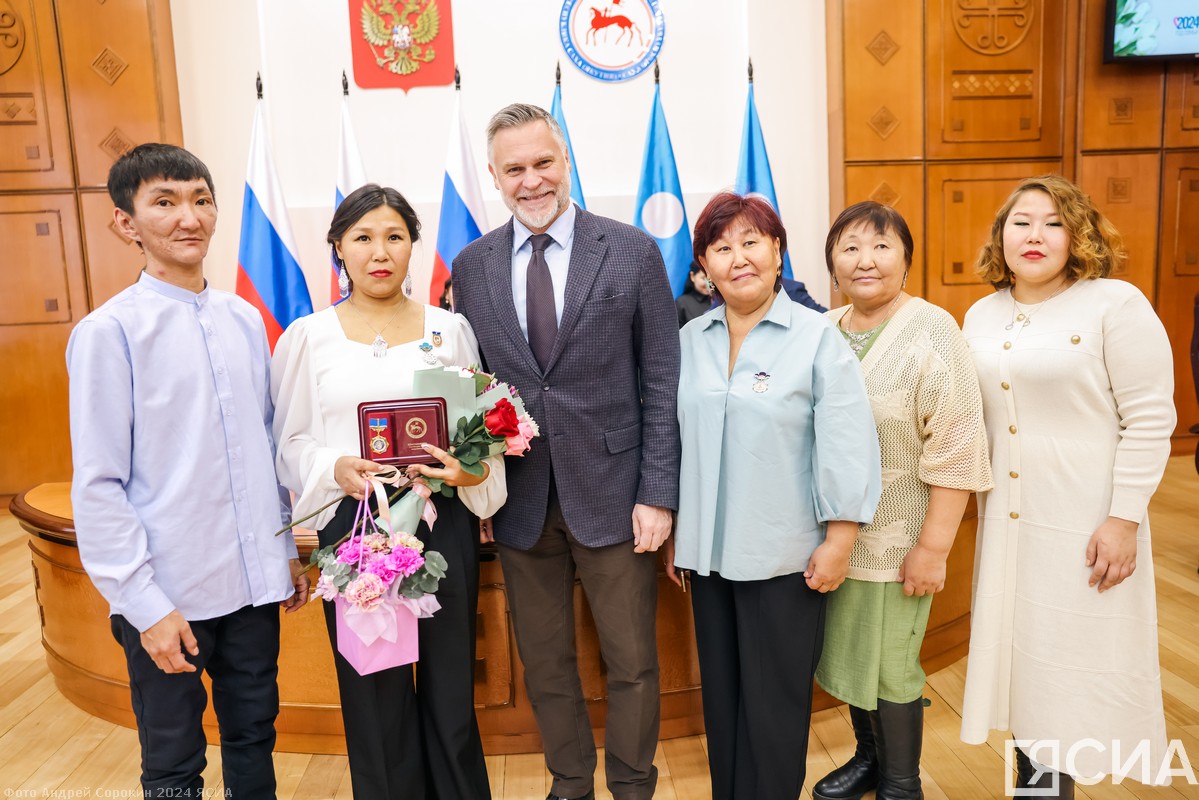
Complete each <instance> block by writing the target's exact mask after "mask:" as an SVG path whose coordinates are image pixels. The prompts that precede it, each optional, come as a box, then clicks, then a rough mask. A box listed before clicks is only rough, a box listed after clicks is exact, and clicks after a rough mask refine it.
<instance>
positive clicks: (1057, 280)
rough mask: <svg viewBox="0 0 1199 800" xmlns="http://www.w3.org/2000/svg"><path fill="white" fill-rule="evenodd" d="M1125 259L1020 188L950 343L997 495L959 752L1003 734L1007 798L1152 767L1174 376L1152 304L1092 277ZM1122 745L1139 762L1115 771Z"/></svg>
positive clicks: (1090, 210) (1064, 185) (1067, 204)
mask: <svg viewBox="0 0 1199 800" xmlns="http://www.w3.org/2000/svg"><path fill="white" fill-rule="evenodd" d="M1122 258H1123V253H1122V252H1121V248H1120V238H1119V234H1118V233H1117V232H1116V230H1115V229H1114V228H1113V227H1112V225H1111V224H1110V223H1109V222H1108V221H1107V220H1106V219H1104V218H1103V216H1102V215H1101V214H1100V213H1099V212H1098V211H1097V210H1096V208H1095V206H1094V205H1093V204H1092V203H1091V201H1090V199H1089V198H1088V197H1086V196H1085V195H1084V194H1083V193H1082V192H1081V191H1080V190H1079V189H1078V188H1077V187H1076V186H1074V185H1073V184H1072V183H1070V182H1069V181H1067V180H1066V179H1064V178H1062V177H1060V176H1055V175H1047V176H1042V177H1040V178H1032V179H1029V180H1026V181H1024V182H1023V183H1022V184H1021V185H1020V186H1019V187H1018V188H1017V189H1016V191H1015V192H1014V193H1013V194H1012V196H1011V197H1010V198H1009V199H1008V201H1007V203H1005V204H1004V206H1003V208H1001V209H1000V211H999V214H998V216H997V217H996V219H995V222H994V225H993V227H992V231H991V238H990V240H989V241H988V242H987V244H986V246H985V247H984V248H983V251H982V253H981V255H980V257H979V267H978V272H979V275H980V276H981V277H982V278H983V279H984V280H987V281H988V282H990V283H991V284H992V285H994V286H995V287H996V289H998V291H997V292H995V294H993V295H991V296H989V297H986V298H984V299H982V300H980V301H978V302H977V303H975V304H974V306H973V307H972V308H971V309H970V311H969V312H968V313H967V315H966V322H965V325H964V326H963V332H964V333H965V335H966V339H967V341H968V342H969V344H970V349H971V350H972V351H973V353H974V360H975V365H976V367H977V368H978V374H979V383H980V386H981V388H982V394H983V405H984V410H985V416H986V424H987V433H988V438H989V440H990V445H991V455H992V468H993V471H994V476H995V488H994V489H993V490H992V491H991V492H989V493H987V494H985V495H983V496H982V497H981V498H980V502H979V523H980V534H979V542H978V550H977V560H976V564H975V587H974V605H973V611H972V619H971V634H970V655H969V660H968V662H967V676H966V691H965V699H964V703H963V710H962V739H963V740H964V741H966V742H971V743H982V742H985V741H986V738H987V734H988V731H990V730H992V729H997V730H1010V731H1011V732H1012V734H1013V736H1014V738H1015V739H1016V743H1017V751H1016V755H1017V760H1018V769H1017V773H1018V785H1020V786H1024V787H1030V788H1040V789H1042V790H1044V791H1045V793H1044V794H1041V793H1038V794H1039V796H1042V797H1054V796H1057V797H1072V796H1073V781H1072V779H1071V776H1074V777H1086V778H1097V777H1098V776H1102V775H1105V774H1109V773H1113V772H1118V773H1119V772H1125V771H1128V777H1131V778H1133V779H1137V780H1141V781H1145V782H1152V780H1153V778H1154V777H1155V776H1156V775H1157V773H1158V771H1159V769H1160V767H1161V764H1162V761H1163V757H1164V756H1165V747H1166V730H1165V720H1164V716H1163V713H1162V697H1161V677H1160V672H1159V668H1158V657H1157V609H1156V604H1155V600H1154V587H1153V561H1152V556H1151V552H1150V544H1149V521H1148V518H1147V516H1146V510H1147V508H1148V505H1149V499H1150V498H1151V497H1152V496H1153V493H1154V491H1155V490H1156V489H1157V485H1158V481H1159V480H1160V479H1161V475H1162V472H1163V470H1164V469H1165V464H1166V458H1167V457H1168V456H1169V454H1170V434H1171V433H1172V432H1173V430H1174V423H1175V414H1174V406H1173V402H1172V397H1173V377H1172V376H1173V368H1172V362H1171V357H1170V344H1169V341H1168V340H1167V338H1166V332H1165V330H1164V328H1163V327H1162V324H1161V322H1160V321H1159V320H1158V318H1157V315H1156V314H1155V313H1154V311H1153V307H1152V306H1151V305H1150V303H1149V301H1148V300H1147V299H1146V298H1145V296H1144V295H1143V294H1142V293H1141V292H1140V290H1139V289H1137V288H1136V287H1135V286H1132V285H1131V284H1128V283H1125V282H1124V281H1119V280H1112V279H1110V278H1108V277H1107V276H1108V275H1110V274H1111V272H1112V270H1113V269H1114V268H1115V267H1116V266H1117V265H1118V264H1119V263H1120V261H1121V260H1122ZM1143 743H1144V744H1143ZM1137 746H1143V747H1147V748H1148V754H1147V755H1148V757H1147V758H1145V759H1143V760H1142V759H1133V760H1132V762H1131V766H1130V767H1126V768H1125V769H1121V765H1123V764H1126V763H1128V762H1129V761H1130V756H1131V754H1132V753H1133V751H1134V749H1135V748H1136V747H1137ZM1142 762H1143V763H1145V764H1146V765H1147V767H1148V771H1147V773H1146V772H1142V771H1141V769H1140V766H1141V764H1142ZM1042 765H1043V767H1042ZM1054 771H1056V772H1058V773H1059V774H1057V775H1054V774H1053V772H1054ZM1054 787H1056V790H1055V788H1054Z"/></svg>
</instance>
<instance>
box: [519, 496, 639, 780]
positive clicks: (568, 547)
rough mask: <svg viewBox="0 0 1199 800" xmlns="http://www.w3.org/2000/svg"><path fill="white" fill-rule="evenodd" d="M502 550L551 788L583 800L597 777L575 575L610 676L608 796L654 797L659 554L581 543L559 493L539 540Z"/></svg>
mask: <svg viewBox="0 0 1199 800" xmlns="http://www.w3.org/2000/svg"><path fill="white" fill-rule="evenodd" d="M630 513H631V510H630ZM499 551H500V563H501V564H502V566H503V569H504V584H505V587H506V589H507V593H508V605H509V608H510V609H511V611H512V624H513V626H514V627H515V632H516V645H517V649H518V650H519V652H520V658H521V661H522V662H523V663H524V667H525V688H526V689H527V690H528V693H529V701H530V702H531V703H532V706H533V715H534V716H535V717H536V719H537V728H538V730H539V731H540V732H541V740H542V747H543V748H544V750H545V763H546V766H547V767H548V768H549V771H550V773H551V774H552V775H553V776H554V781H553V788H552V790H551V791H552V792H553V793H554V794H556V795H559V796H561V797H572V798H573V797H582V796H583V795H585V794H587V792H588V791H589V790H590V789H591V788H592V785H593V781H594V775H595V761H596V755H595V739H594V737H593V736H592V734H591V722H590V720H589V719H588V718H587V704H586V702H585V701H584V699H583V689H582V684H581V683H580V681H579V669H578V662H577V660H576V656H575V617H574V582H575V575H576V573H577V574H578V577H579V580H580V581H581V582H582V584H583V591H584V592H586V594H587V602H588V604H589V605H590V607H591V615H592V617H593V618H594V619H595V627H596V632H597V633H598V634H599V642H600V652H601V653H602V655H603V659H604V665H605V666H606V667H607V670H608V716H607V725H606V728H605V734H604V749H605V751H604V770H605V774H606V777H607V783H608V790H609V791H610V792H611V793H612V796H613V797H614V798H616V800H623V799H624V798H649V797H653V794H654V788H655V786H656V785H657V782H658V770H657V768H656V767H654V751H655V750H656V749H657V744H658V723H659V720H660V717H661V711H660V707H659V699H658V647H657V638H656V635H655V615H656V612H657V607H658V584H657V563H658V562H657V560H656V554H655V553H634V552H633V543H632V541H628V542H622V543H621V544H615V545H611V546H608V547H597V548H588V547H584V546H583V545H581V544H579V542H578V541H576V540H575V538H574V537H573V536H572V535H571V533H570V530H569V528H568V527H567V525H566V520H565V519H564V518H563V516H562V509H561V506H560V505H559V504H558V496H557V493H556V492H555V491H554V490H553V489H551V491H550V501H549V512H548V514H547V516H546V521H545V528H544V529H543V531H542V533H541V538H540V539H538V540H537V543H536V544H535V545H534V546H533V547H532V548H531V549H529V550H517V549H516V548H513V547H507V546H503V545H501V546H500V548H499Z"/></svg>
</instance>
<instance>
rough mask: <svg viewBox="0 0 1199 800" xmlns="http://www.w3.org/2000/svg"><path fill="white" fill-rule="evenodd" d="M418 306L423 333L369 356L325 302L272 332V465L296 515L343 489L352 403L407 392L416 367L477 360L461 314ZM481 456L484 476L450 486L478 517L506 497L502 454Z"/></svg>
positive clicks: (355, 439)
mask: <svg viewBox="0 0 1199 800" xmlns="http://www.w3.org/2000/svg"><path fill="white" fill-rule="evenodd" d="M424 309H425V332H424V338H423V339H421V340H417V341H411V342H406V343H404V344H398V345H395V346H393V347H389V348H388V349H387V356H386V357H385V358H375V357H374V355H373V354H372V349H373V348H372V346H371V345H369V344H362V343H360V342H355V341H353V340H351V339H347V338H346V335H345V331H344V330H343V329H342V327H341V320H339V319H338V318H337V312H336V311H335V310H334V309H333V308H332V307H330V308H326V309H325V310H323V311H318V312H316V313H315V314H310V315H308V316H307V317H302V318H300V319H298V320H296V321H295V322H293V323H292V324H291V326H289V327H288V329H287V330H286V331H284V333H283V335H282V336H281V337H279V341H278V343H277V344H276V345H275V358H274V362H273V363H272V365H271V392H272V396H273V397H274V398H275V403H276V405H277V407H278V409H279V412H278V413H277V414H276V415H275V438H276V440H277V441H278V442H279V457H278V459H277V466H278V469H279V481H280V482H281V483H282V484H283V485H284V486H286V487H287V488H288V489H291V490H292V491H293V492H295V493H296V503H295V516H296V519H302V518H304V517H306V516H307V515H309V514H311V513H312V512H313V511H315V510H316V509H318V508H320V507H321V506H323V505H325V504H326V503H328V502H330V501H332V500H336V499H337V498H338V497H341V496H342V495H343V494H345V492H344V491H342V489H341V487H339V486H338V485H337V481H336V480H334V478H333V467H334V465H335V464H336V463H337V459H339V458H341V457H342V456H361V455H362V452H361V450H362V446H361V443H360V440H359V435H358V404H359V403H366V402H371V401H379V400H398V399H402V398H407V397H412V375H413V373H414V372H415V371H416V370H418V369H430V368H431V367H434V366H442V367H469V366H472V365H478V364H479V346H478V344H477V343H476V342H475V335H474V333H473V332H471V329H470V325H469V324H468V323H467V322H466V319H465V318H464V317H462V316H461V315H460V314H452V313H450V312H449V311H446V310H444V309H441V308H436V307H434V306H425V307H424ZM422 344H428V345H429V346H430V349H429V351H428V352H429V355H430V357H431V361H432V363H430V362H429V361H426V360H425V351H423V350H421V349H420V348H421V345H422ZM453 424H454V422H453V421H451V422H450V425H451V428H452V426H453ZM487 464H488V466H489V467H490V468H491V472H490V474H489V475H488V476H487V479H486V480H485V481H483V482H482V483H481V484H479V485H478V486H462V487H459V488H458V490H457V491H458V496H459V497H460V498H461V499H462V502H463V503H464V504H465V505H466V507H467V508H469V509H470V510H471V511H472V512H473V513H474V514H476V515H478V516H479V517H482V518H487V517H490V516H492V515H493V514H494V513H495V512H496V511H497V510H498V509H499V507H500V506H502V505H503V504H504V501H505V500H507V499H508V492H507V483H506V481H505V480H504V457H503V456H493V457H490V458H488V459H487ZM336 512H337V506H331V507H330V508H327V509H325V510H324V511H322V512H321V513H320V514H319V515H317V516H316V517H315V518H314V519H312V520H310V521H308V522H305V523H304V525H305V527H311V528H313V529H316V530H320V529H321V528H323V527H325V525H327V524H328V522H329V520H331V519H332V518H333V515H334V514H335V513H336Z"/></svg>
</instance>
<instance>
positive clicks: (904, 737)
mask: <svg viewBox="0 0 1199 800" xmlns="http://www.w3.org/2000/svg"><path fill="white" fill-rule="evenodd" d="M871 722H873V723H874V742H875V748H876V749H877V750H878V791H877V793H876V794H875V797H876V798H877V800H924V792H923V791H922V790H921V788H920V745H921V739H922V737H923V736H924V700H923V699H920V700H913V701H912V702H910V703H890V702H888V701H886V700H883V699H881V698H880V699H879V701H878V711H877V712H875V714H874V715H873V716H872V717H871Z"/></svg>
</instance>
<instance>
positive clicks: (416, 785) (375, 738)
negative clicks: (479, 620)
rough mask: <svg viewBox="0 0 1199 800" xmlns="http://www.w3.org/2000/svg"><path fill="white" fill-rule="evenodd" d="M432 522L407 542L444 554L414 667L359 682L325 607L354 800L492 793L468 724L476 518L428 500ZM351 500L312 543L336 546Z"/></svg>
mask: <svg viewBox="0 0 1199 800" xmlns="http://www.w3.org/2000/svg"><path fill="white" fill-rule="evenodd" d="M433 502H434V505H435V506H436V508H437V523H436V524H435V525H434V527H433V530H432V531H430V530H429V528H428V526H427V525H425V523H424V522H421V524H420V526H419V528H418V529H417V531H416V535H417V537H418V538H420V540H421V541H422V542H424V543H425V548H426V549H428V550H436V551H437V552H439V553H441V554H442V555H443V556H445V559H446V562H447V564H448V568H447V570H446V577H444V578H442V580H441V583H440V585H439V587H438V590H437V600H438V602H440V603H441V609H440V610H439V611H437V613H435V614H434V615H433V616H432V617H430V618H428V619H422V620H420V622H419V623H418V626H417V630H418V635H419V637H420V661H419V662H418V663H417V664H416V665H415V669H414V668H413V667H414V665H412V664H407V665H405V666H402V667H395V668H393V669H386V670H382V671H380V672H376V673H373V674H371V675H359V674H358V673H357V672H356V671H355V670H354V668H353V667H352V666H350V663H349V662H348V661H346V660H345V658H343V657H342V655H341V653H340V652H338V650H337V618H336V612H335V610H334V605H333V603H325V622H326V624H327V625H328V628H329V641H330V642H331V643H332V644H333V660H334V663H335V664H336V666H337V687H338V692H339V693H340V696H341V714H342V719H343V720H344V722H345V728H346V750H347V752H348V754H349V760H350V780H351V781H352V784H353V788H354V797H355V799H356V800H422V798H428V800H474V799H475V798H477V799H478V800H487V799H488V798H490V797H491V786H490V783H489V782H488V779H487V764H486V762H485V761H484V760H483V742H482V739H481V738H480V737H479V726H478V722H477V721H476V719H475V706H474V666H475V622H476V620H475V615H476V614H477V612H478V607H479V533H478V519H477V518H476V517H475V516H474V515H473V514H471V513H470V512H469V511H468V510H467V509H466V506H464V505H462V503H461V501H459V500H458V499H457V498H445V497H442V496H441V495H435V496H434V499H433ZM357 509H358V502H357V501H356V500H352V499H346V500H344V501H342V503H341V505H339V506H338V507H337V513H336V515H335V516H334V517H333V519H332V520H331V521H330V522H329V524H328V525H326V526H325V527H324V528H323V529H321V530H320V531H319V532H318V534H317V536H318V538H319V540H320V544H321V546H322V547H325V546H326V545H330V544H332V543H334V542H336V541H337V540H338V539H340V538H341V537H343V536H345V534H346V533H347V532H348V531H349V529H350V526H351V525H352V524H353V522H354V514H355V512H356V511H357Z"/></svg>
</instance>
